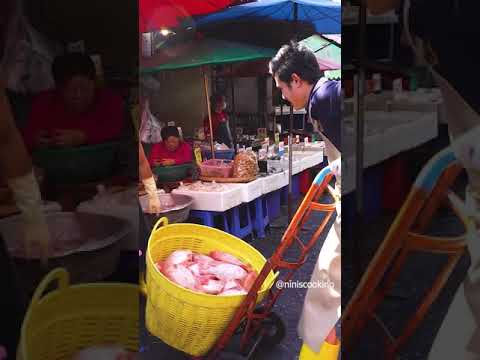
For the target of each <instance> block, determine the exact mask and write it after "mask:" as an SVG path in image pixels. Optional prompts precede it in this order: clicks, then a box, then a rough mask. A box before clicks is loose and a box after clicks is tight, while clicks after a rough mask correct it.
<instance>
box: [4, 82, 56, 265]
mask: <svg viewBox="0 0 480 360" xmlns="http://www.w3.org/2000/svg"><path fill="white" fill-rule="evenodd" d="M4 89H5V87H4V86H3V82H2V79H1V74H0V173H3V174H4V175H5V177H6V179H7V182H8V186H9V188H10V189H11V190H12V192H13V195H14V198H15V203H16V205H17V207H18V209H19V210H20V211H21V212H22V215H23V218H24V221H25V223H24V225H25V226H24V227H23V231H24V232H25V246H26V250H27V257H28V256H30V253H29V252H30V251H31V250H32V246H34V245H36V244H39V245H40V246H41V250H42V253H41V257H42V260H43V261H46V260H47V258H48V252H49V243H50V234H49V230H48V227H47V223H46V220H45V217H44V214H43V209H42V198H41V194H40V190H39V188H38V183H37V180H36V178H35V175H34V174H33V168H32V162H31V159H30V157H29V155H28V153H27V150H26V148H25V145H24V143H23V141H22V137H21V136H20V133H19V131H18V130H17V128H16V126H15V123H14V121H13V116H12V112H11V109H10V104H9V103H8V100H7V97H6V94H5V90H4Z"/></svg>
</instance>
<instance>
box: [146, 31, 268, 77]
mask: <svg viewBox="0 0 480 360" xmlns="http://www.w3.org/2000/svg"><path fill="white" fill-rule="evenodd" d="M276 52H277V50H275V49H269V48H263V47H258V46H253V45H245V44H241V43H237V42H229V41H223V40H215V39H203V40H195V41H191V42H189V43H187V44H180V45H177V46H175V47H171V48H165V49H163V50H162V51H161V52H159V53H158V54H156V55H154V56H153V57H151V58H147V59H145V58H142V60H141V70H140V71H141V73H142V74H152V73H156V72H159V71H163V70H177V69H187V68H193V67H199V66H204V65H219V64H229V63H235V62H242V61H253V60H260V59H266V58H271V57H273V56H274V55H275V54H276Z"/></svg>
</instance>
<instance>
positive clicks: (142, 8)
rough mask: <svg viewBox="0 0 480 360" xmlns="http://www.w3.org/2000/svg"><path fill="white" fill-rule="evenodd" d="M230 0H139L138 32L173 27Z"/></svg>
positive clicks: (213, 10) (212, 10)
mask: <svg viewBox="0 0 480 360" xmlns="http://www.w3.org/2000/svg"><path fill="white" fill-rule="evenodd" d="M231 3H232V0H208V1H199V0H139V2H138V12H139V16H138V26H139V31H140V33H144V32H149V31H155V30H161V29H162V28H175V27H176V26H178V25H179V24H180V23H182V22H183V21H185V20H186V19H189V18H191V17H192V16H194V15H206V14H209V13H212V12H215V11H218V10H220V9H223V8H225V7H227V6H229V5H230V4H231Z"/></svg>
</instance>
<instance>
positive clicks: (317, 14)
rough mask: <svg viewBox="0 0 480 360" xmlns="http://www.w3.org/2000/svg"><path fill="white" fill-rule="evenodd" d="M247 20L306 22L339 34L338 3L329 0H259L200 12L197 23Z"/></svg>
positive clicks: (340, 24) (340, 23)
mask: <svg viewBox="0 0 480 360" xmlns="http://www.w3.org/2000/svg"><path fill="white" fill-rule="evenodd" d="M248 20H264V21H272V20H280V21H291V22H295V21H298V22H307V23H310V24H313V26H314V27H315V30H316V31H317V32H318V33H320V34H340V33H341V27H342V22H341V4H340V3H336V2H333V1H331V0H259V1H256V2H252V3H247V4H243V5H237V6H232V7H230V8H227V9H225V10H222V11H219V12H216V13H212V14H210V15H206V16H201V17H199V18H198V21H197V25H198V26H199V28H201V27H202V26H206V25H213V24H217V23H226V22H232V21H248Z"/></svg>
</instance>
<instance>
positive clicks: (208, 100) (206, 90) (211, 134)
mask: <svg viewBox="0 0 480 360" xmlns="http://www.w3.org/2000/svg"><path fill="white" fill-rule="evenodd" d="M203 83H204V85H205V97H206V98H207V110H208V123H209V125H210V149H211V150H212V159H215V147H214V146H213V122H212V109H211V107H210V95H209V94H208V76H207V73H206V72H205V70H204V71H203Z"/></svg>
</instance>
